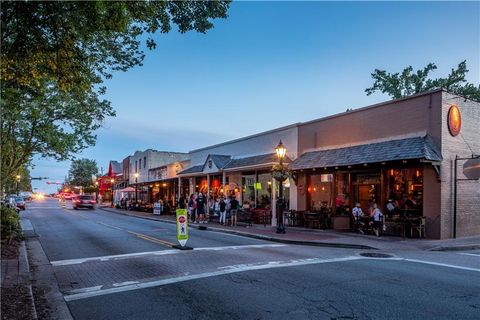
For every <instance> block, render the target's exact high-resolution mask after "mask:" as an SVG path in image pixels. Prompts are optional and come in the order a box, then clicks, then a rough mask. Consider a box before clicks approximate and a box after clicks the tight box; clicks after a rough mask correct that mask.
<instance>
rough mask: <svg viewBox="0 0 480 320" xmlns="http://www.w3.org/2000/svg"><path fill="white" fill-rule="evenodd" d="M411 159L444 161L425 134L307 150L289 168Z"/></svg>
mask: <svg viewBox="0 0 480 320" xmlns="http://www.w3.org/2000/svg"><path fill="white" fill-rule="evenodd" d="M409 159H423V160H428V161H441V160H442V156H441V153H440V152H439V150H438V148H437V147H436V146H435V144H434V142H433V141H432V140H431V139H430V138H429V137H428V136H425V137H415V138H407V139H400V140H391V141H384V142H377V143H370V144H363V145H358V146H352V147H343V148H337V149H329V150H319V151H312V152H306V153H304V154H303V155H301V156H300V157H298V158H297V159H296V160H295V161H294V162H293V163H291V164H290V165H289V169H291V170H300V169H311V168H328V167H339V166H349V165H358V164H364V163H380V162H387V161H399V160H409Z"/></svg>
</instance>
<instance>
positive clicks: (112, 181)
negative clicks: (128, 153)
mask: <svg viewBox="0 0 480 320" xmlns="http://www.w3.org/2000/svg"><path fill="white" fill-rule="evenodd" d="M110 183H111V185H112V203H111V204H110V208H113V184H114V183H115V179H114V178H112V179H110Z"/></svg>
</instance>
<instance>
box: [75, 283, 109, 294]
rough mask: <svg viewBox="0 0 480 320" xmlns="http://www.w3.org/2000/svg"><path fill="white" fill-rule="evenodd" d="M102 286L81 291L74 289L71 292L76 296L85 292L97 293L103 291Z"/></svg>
mask: <svg viewBox="0 0 480 320" xmlns="http://www.w3.org/2000/svg"><path fill="white" fill-rule="evenodd" d="M102 287H103V286H102V285H100V286H95V287H88V288H80V289H73V290H70V291H69V292H71V293H72V294H75V293H85V292H92V291H97V290H100V289H102Z"/></svg>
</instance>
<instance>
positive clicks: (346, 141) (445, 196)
mask: <svg viewBox="0 0 480 320" xmlns="http://www.w3.org/2000/svg"><path fill="white" fill-rule="evenodd" d="M453 109H456V110H458V111H459V113H458V112H456V110H453ZM452 112H453V113H452ZM449 113H450V116H449ZM452 114H453V117H456V118H458V119H459V120H461V126H459V124H458V123H457V124H451V125H450V126H449V117H450V120H451V119H452ZM458 116H460V117H458ZM454 120H457V119H454ZM457 121H458V120H457ZM452 126H457V127H456V128H452ZM458 129H460V130H459V132H457V133H456V134H455V132H452V130H453V131H455V130H458ZM287 147H288V146H287ZM298 154H299V155H300V156H299V157H298V158H297V159H296V160H295V161H294V162H293V163H292V164H291V166H290V169H292V170H294V171H295V172H296V175H295V177H296V178H295V183H296V186H297V188H296V189H295V190H296V192H297V197H296V198H297V210H314V209H318V207H319V206H321V205H327V206H329V207H331V208H332V209H333V216H334V217H336V216H338V220H339V221H338V223H337V227H338V228H339V229H342V228H348V225H347V222H348V221H347V220H348V219H347V218H343V219H344V221H343V223H342V221H341V219H342V218H341V217H342V216H347V215H349V214H348V212H349V211H350V210H351V208H352V207H353V206H354V205H355V203H356V202H360V203H361V205H362V208H363V209H364V211H365V210H366V209H367V208H368V206H369V205H370V204H371V203H372V202H376V203H377V204H379V205H380V206H381V208H382V209H384V208H385V206H386V203H387V201H388V200H393V201H396V202H397V203H400V204H402V202H406V201H410V203H412V202H413V203H414V204H415V205H414V206H413V205H412V206H411V207H412V208H409V209H408V210H407V211H406V212H407V213H410V211H411V213H412V214H417V215H420V216H424V217H426V230H427V237H429V238H440V239H443V238H451V237H453V234H454V210H453V198H454V197H453V193H454V172H453V165H454V160H455V157H456V156H458V157H466V158H468V157H472V156H478V155H479V154H480V104H479V103H477V102H473V101H470V100H467V99H464V98H463V97H459V96H456V95H453V94H450V93H448V92H445V91H443V90H434V91H430V92H426V93H422V94H418V95H415V96H411V97H406V98H402V99H397V100H392V101H388V102H385V103H380V104H376V105H372V106H369V107H365V108H360V109H356V110H351V111H347V112H345V113H341V114H337V115H334V116H330V117H326V118H322V119H318V120H313V121H310V122H307V123H302V124H300V125H299V126H298ZM457 174H458V178H460V179H465V178H466V177H465V176H463V173H462V170H461V165H460V166H459V169H458V170H457ZM457 187H458V192H457V195H458V197H457V210H456V212H457V216H456V235H457V236H469V235H478V234H479V233H480V232H479V230H480V214H478V209H477V208H480V183H479V181H478V180H460V181H458V182H457ZM291 192H293V191H291ZM402 213H403V210H402ZM334 227H335V226H334Z"/></svg>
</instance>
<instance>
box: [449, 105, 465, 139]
mask: <svg viewBox="0 0 480 320" xmlns="http://www.w3.org/2000/svg"><path fill="white" fill-rule="evenodd" d="M447 121H448V131H450V134H451V135H452V136H453V137H455V136H456V135H458V134H459V133H460V129H461V128H462V116H461V115H460V110H459V109H458V107H457V106H455V105H453V106H451V107H450V109H449V110H448V119H447Z"/></svg>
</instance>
